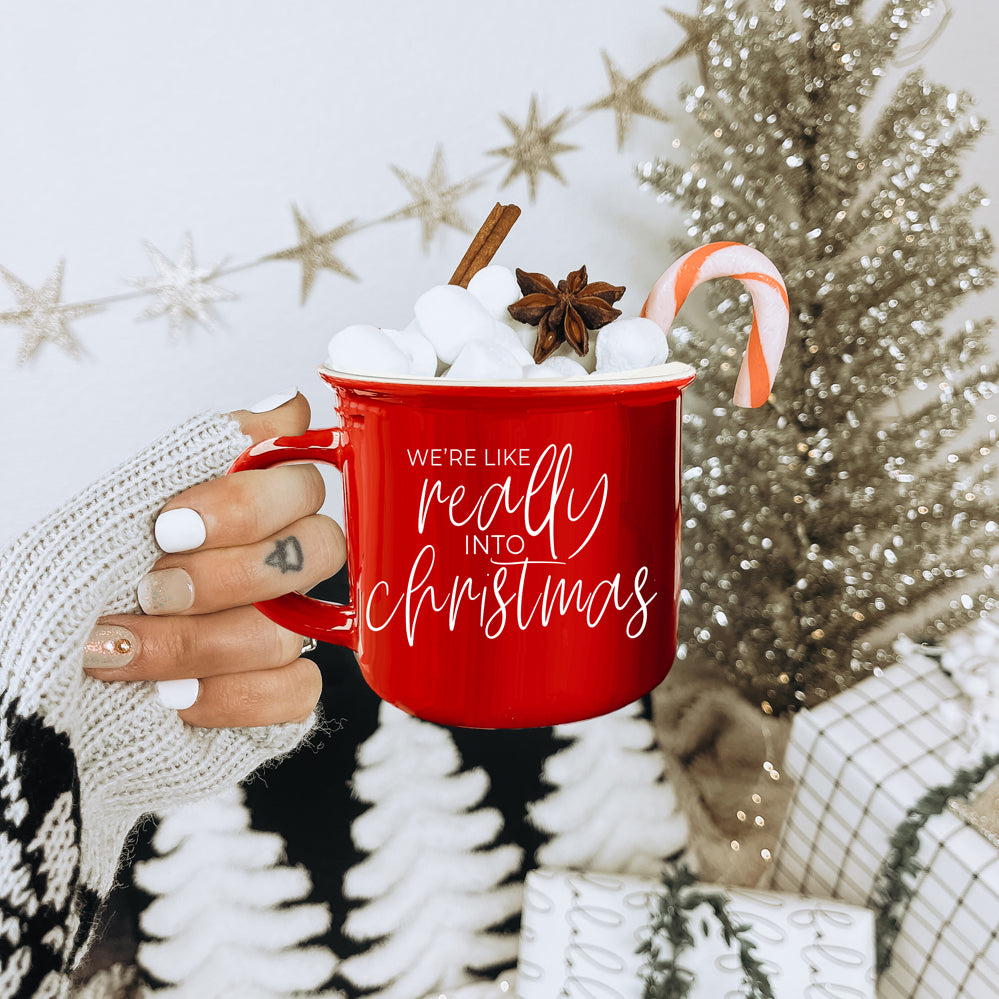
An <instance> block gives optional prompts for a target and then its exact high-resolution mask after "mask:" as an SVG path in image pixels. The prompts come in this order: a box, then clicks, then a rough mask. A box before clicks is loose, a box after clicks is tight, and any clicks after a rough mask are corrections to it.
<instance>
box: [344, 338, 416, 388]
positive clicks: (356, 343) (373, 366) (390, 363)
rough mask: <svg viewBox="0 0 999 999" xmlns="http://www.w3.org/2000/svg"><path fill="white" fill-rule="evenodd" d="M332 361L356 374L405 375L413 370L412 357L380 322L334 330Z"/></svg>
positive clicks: (399, 376)
mask: <svg viewBox="0 0 999 999" xmlns="http://www.w3.org/2000/svg"><path fill="white" fill-rule="evenodd" d="M328 363H329V366H330V367H331V368H336V369H337V370H338V371H350V372H353V373H355V374H364V375H382V376H387V377H389V378H405V377H406V376H407V375H410V374H411V373H412V366H411V364H410V360H409V358H408V357H407V356H406V354H404V353H403V352H402V350H400V349H399V347H397V346H396V345H395V343H394V342H393V341H392V338H391V337H390V336H389V335H388V334H387V333H386V332H385V331H384V330H380V329H379V328H378V327H377V326H361V325H355V326H346V327H344V328H343V329H342V330H340V332H339V333H336V334H334V336H333V339H332V340H330V345H329V361H328Z"/></svg>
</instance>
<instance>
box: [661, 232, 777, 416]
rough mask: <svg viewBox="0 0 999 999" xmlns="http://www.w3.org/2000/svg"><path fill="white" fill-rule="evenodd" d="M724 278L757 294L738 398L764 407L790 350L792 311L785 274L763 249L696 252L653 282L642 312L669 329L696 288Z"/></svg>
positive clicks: (713, 247)
mask: <svg viewBox="0 0 999 999" xmlns="http://www.w3.org/2000/svg"><path fill="white" fill-rule="evenodd" d="M718 277H731V278H735V279H736V280H737V281H741V282H742V283H743V284H744V285H745V286H746V287H747V288H748V289H749V294H750V295H751V296H752V298H753V328H752V329H751V330H750V333H749V346H748V347H747V348H746V353H745V356H744V357H743V360H742V368H741V369H740V370H739V377H738V379H737V381H736V383H735V394H734V395H733V397H732V398H733V401H734V402H735V404H736V405H737V406H762V405H763V403H765V402H766V401H767V397H768V396H769V395H770V390H771V389H772V388H773V384H774V378H775V377H776V375H777V365H778V364H780V356H781V354H782V353H783V351H784V342H785V341H786V340H787V327H788V323H789V322H790V309H789V306H788V301H787V288H785V287H784V280H783V278H781V276H780V272H779V271H778V270H777V268H776V267H774V265H773V263H772V262H771V261H770V259H769V258H768V257H765V256H764V255H763V254H762V253H760V251H759V250H754V249H753V248H752V247H751V246H746V245H745V243H709V244H708V245H707V246H702V247H699V248H698V249H696V250H691V251H690V253H687V254H684V256H682V257H681V258H680V259H679V260H678V261H677V262H676V263H675V264H673V265H672V266H671V267H670V268H669V269H668V270H667V271H665V272H664V273H663V276H662V277H661V278H659V280H658V281H657V282H656V283H655V284H654V285H653V286H652V291H651V292H649V297H648V298H647V299H646V301H645V305H643V306H642V315H643V316H646V317H647V318H649V319H652V320H654V321H655V322H657V323H658V324H659V325H660V326H661V327H662V328H663V330H664V331H666V332H669V328H670V326H671V325H672V323H673V320H674V319H675V318H676V314H677V313H678V312H679V311H680V307H681V306H682V305H683V303H684V301H685V300H686V298H687V296H688V295H689V294H690V292H691V291H692V290H693V289H694V288H696V287H697V286H698V285H699V284H701V282H703V281H710V280H711V279H712V278H718Z"/></svg>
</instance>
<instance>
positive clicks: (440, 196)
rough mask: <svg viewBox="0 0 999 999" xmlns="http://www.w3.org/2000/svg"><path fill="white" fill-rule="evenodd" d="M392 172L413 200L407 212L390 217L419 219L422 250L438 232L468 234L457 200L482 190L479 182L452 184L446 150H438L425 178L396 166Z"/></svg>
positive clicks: (407, 207)
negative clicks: (448, 229) (445, 229)
mask: <svg viewBox="0 0 999 999" xmlns="http://www.w3.org/2000/svg"><path fill="white" fill-rule="evenodd" d="M392 172H393V173H394V174H395V175H396V176H397V177H398V178H399V180H401V181H402V183H403V186H404V187H405V188H406V190H407V191H409V193H410V195H411V196H412V198H413V200H412V202H411V203H410V204H408V205H406V207H405V208H401V209H400V210H399V211H397V212H395V213H394V214H392V215H390V216H389V218H390V219H419V220H420V222H421V223H422V225H423V249H424V250H426V249H427V248H428V247H429V246H430V241H431V240H432V239H433V238H434V236H435V235H436V233H437V230H438V229H439V228H440V227H441V226H442V225H449V226H451V227H452V228H453V229H457V230H459V231H460V232H468V231H469V228H468V223H467V222H466V221H465V219H464V217H463V216H462V214H461V212H460V211H459V210H458V204H457V203H458V200H459V199H460V198H462V197H463V196H464V195H466V194H467V193H468V192H469V191H472V190H474V189H475V188H476V187H479V186H480V184H481V182H480V181H477V180H464V181H459V182H458V183H457V184H452V183H450V182H449V181H448V179H447V167H446V166H445V164H444V150H443V149H442V148H441V147H440V146H438V147H437V148H436V149H435V150H434V158H433V161H432V162H431V164H430V171H429V173H428V174H427V176H426V178H425V179H424V178H421V177H417V176H416V175H415V174H411V173H408V172H407V171H405V170H403V169H401V168H400V167H397V166H392Z"/></svg>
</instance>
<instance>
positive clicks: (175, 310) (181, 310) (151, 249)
mask: <svg viewBox="0 0 999 999" xmlns="http://www.w3.org/2000/svg"><path fill="white" fill-rule="evenodd" d="M146 251H147V252H148V253H149V258H150V260H152V263H153V267H154V268H155V269H156V277H154V278H131V279H130V280H129V281H128V283H129V284H130V285H132V286H133V287H135V288H141V289H143V290H144V291H146V292H148V293H149V294H151V295H154V296H155V299H156V300H155V301H154V302H153V303H152V304H151V305H150V306H149V307H148V308H147V309H146V310H145V312H143V313H142V314H141V315H140V316H139V319H155V318H157V316H164V315H165V316H167V317H168V319H169V321H170V339H171V340H176V339H177V338H178V337H179V336H180V334H181V332H182V330H183V329H184V326H185V325H186V324H187V323H188V321H191V322H195V323H197V324H199V325H200V326H201V327H203V328H204V329H206V330H207V331H208V332H209V333H214V332H215V329H216V328H217V325H218V324H217V322H216V320H215V317H214V316H213V315H212V312H211V303H212V302H231V301H232V300H233V299H235V297H236V296H235V295H234V294H233V293H232V292H231V291H226V290H225V289H224V288H217V287H215V285H213V284H211V283H210V282H211V281H212V280H214V278H215V277H216V276H217V275H218V272H219V270H220V268H221V266H222V265H221V264H217V265H216V266H215V267H212V268H208V269H205V268H203V267H198V266H197V265H196V264H195V262H194V243H193V241H192V240H191V234H190V233H187V234H186V235H185V237H184V245H183V247H182V249H181V251H180V260H179V261H178V262H177V263H176V264H175V263H173V262H172V261H170V260H169V259H168V258H167V257H166V256H164V255H163V254H162V253H161V252H160V251H159V250H157V249H156V247H155V246H153V244H152V243H146Z"/></svg>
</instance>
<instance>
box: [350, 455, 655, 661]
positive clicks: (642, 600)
mask: <svg viewBox="0 0 999 999" xmlns="http://www.w3.org/2000/svg"><path fill="white" fill-rule="evenodd" d="M407 458H408V460H409V463H410V465H412V466H413V467H415V466H417V465H419V466H421V467H439V466H442V465H450V466H455V467H462V468H466V467H472V466H475V465H478V464H481V465H484V466H490V467H501V466H510V465H516V466H519V467H529V468H530V469H531V471H530V475H529V478H528V481H527V485H526V487H521V489H522V490H523V491H522V492H521V493H519V494H515V488H514V485H513V478H512V476H506V477H505V478H503V479H497V480H495V481H492V482H489V483H488V484H487V485H486V486H485V487H484V488H483V489H482V491H481V493H480V494H478V495H473V494H469V491H468V488H467V486H466V485H465V484H458V485H454V486H445V485H444V482H443V481H442V480H441V479H438V478H434V477H433V476H428V477H427V478H425V479H424V480H423V485H422V487H421V492H420V499H419V504H418V507H417V511H416V528H417V532H418V534H420V535H423V534H425V533H426V531H427V527H428V524H429V523H430V522H431V518H432V515H433V514H434V513H435V512H437V511H442V512H443V513H444V515H445V517H446V523H447V524H448V525H450V526H451V527H453V528H464V529H465V530H464V532H463V533H464V554H465V555H467V556H485V557H487V558H488V559H489V564H490V565H491V566H494V567H495V569H494V571H492V572H485V573H483V572H482V569H481V561H480V562H478V566H479V567H480V568H478V570H477V572H476V573H475V574H474V575H466V576H462V575H455V576H454V577H453V579H452V580H451V581H450V582H447V581H446V580H434V581H433V582H431V578H432V576H433V569H434V566H435V564H436V563H437V552H436V550H435V548H434V545H433V544H425V545H424V546H423V547H422V548H421V549H420V551H419V553H418V554H417V555H416V557H415V558H414V560H413V563H412V565H411V567H410V570H409V576H408V579H407V582H406V586H405V591H404V592H402V593H399V592H398V590H396V591H395V592H393V589H392V587H391V586H390V584H389V583H388V582H387V581H385V580H380V581H378V582H377V583H375V585H374V586H373V587H372V588H371V591H370V593H369V594H368V597H367V599H366V601H365V608H364V613H365V620H366V622H367V626H368V628H369V629H370V630H371V631H375V632H378V631H382V630H384V629H385V628H387V627H388V626H389V625H390V624H391V623H392V621H393V620H400V621H403V622H404V623H405V629H406V639H407V641H408V643H409V645H410V646H413V645H414V643H415V640H416V633H417V627H418V624H419V621H420V620H421V615H422V616H424V617H425V616H426V614H443V613H445V612H446V614H447V623H448V628H449V629H450V630H452V631H453V630H454V629H455V628H456V627H457V626H458V622H459V618H461V617H462V616H463V615H466V616H467V615H475V617H477V619H478V626H479V627H480V628H481V630H482V632H483V634H484V636H485V637H486V638H490V639H494V638H498V637H499V636H500V635H501V634H503V632H504V631H505V630H506V629H507V628H518V629H520V630H521V631H526V630H527V629H528V628H530V627H531V626H532V623H533V622H535V621H537V622H538V623H540V625H541V626H542V627H547V626H548V625H549V623H550V622H551V621H552V619H553V618H554V617H556V616H559V617H562V618H565V617H567V616H569V615H576V616H578V618H579V619H580V623H581V624H583V625H585V626H586V627H588V628H596V627H597V626H598V625H599V624H600V622H601V621H602V620H604V618H605V617H607V615H608V614H612V613H617V614H620V615H627V617H626V619H625V620H624V625H623V626H624V631H625V634H626V635H627V637H628V638H638V637H639V636H640V635H641V634H642V633H643V632H644V631H645V628H646V626H647V625H648V621H649V614H648V608H649V605H650V604H651V603H652V601H653V600H654V599H655V597H656V596H657V595H658V594H657V593H656V592H655V591H653V592H648V591H649V590H650V589H651V587H650V585H649V576H650V572H649V567H648V566H647V565H643V566H641V567H640V568H639V569H638V570H637V571H636V573H635V575H634V579H633V580H632V581H631V582H630V583H627V582H626V581H624V580H623V579H622V574H621V573H620V572H616V573H614V574H613V575H608V577H607V578H604V579H598V580H592V579H591V580H586V581H584V580H582V579H578V578H577V579H571V578H568V577H567V576H566V575H565V570H563V572H562V573H560V572H559V571H558V570H557V569H555V568H554V567H559V566H566V565H568V564H569V563H571V562H572V560H573V559H574V558H575V557H576V556H577V555H578V554H579V553H580V552H581V551H583V549H584V548H586V546H587V545H588V544H589V543H590V542H591V541H592V540H593V538H594V536H595V535H596V533H597V530H598V529H599V527H600V524H601V521H602V520H603V516H604V512H605V510H606V507H607V501H608V496H609V491H610V490H609V479H608V476H607V474H606V473H604V474H602V475H600V476H599V477H598V478H597V480H596V482H595V484H594V485H593V488H592V489H590V490H589V492H588V493H587V491H586V490H585V489H583V490H577V489H576V488H569V489H568V490H567V489H566V483H567V482H568V480H569V478H570V472H571V469H572V459H573V453H572V445H571V444H564V445H562V446H561V447H559V446H558V445H556V444H549V445H548V446H547V447H545V448H544V450H543V451H541V453H540V454H539V455H538V456H537V458H536V459H534V460H533V461H532V459H531V454H530V450H529V449H528V448H489V449H482V450H481V452H480V451H479V450H478V449H476V448H427V449H416V450H410V449H407ZM580 497H585V498H584V499H580ZM510 518H512V519H513V521H514V523H513V525H512V526H513V527H514V528H515V530H514V531H509V530H504V531H499V530H495V529H494V523H495V524H496V526H497V527H499V526H500V525H501V524H504V521H505V520H509V519H510ZM498 519H499V523H496V522H497V520H498ZM576 525H579V527H576ZM504 526H505V525H504ZM521 530H522V531H523V533H520V531H521ZM584 530H585V531H586V534H585V537H584V538H583V540H582V542H580V543H578V544H577V543H576V539H577V538H578V537H579V536H580V534H582V532H583V531H584ZM567 531H569V532H570V533H569V537H571V541H570V540H569V538H568V537H567V536H566V532H567ZM528 537H530V538H543V541H542V544H543V545H544V546H545V547H546V548H547V549H548V551H547V555H550V558H549V557H547V555H542V556H541V557H540V558H533V557H530V556H529V555H525V554H524V553H525V551H527V547H528V543H527V538H528ZM455 542H456V543H457V544H458V545H461V544H462V542H461V541H460V540H459V539H457V538H456V539H455ZM442 543H443V542H442ZM570 545H575V548H574V550H573V552H572V553H571V554H569V555H568V556H566V555H565V554H564V550H565V549H568V548H569V547H570ZM448 550H449V552H453V549H452V548H451V547H450V545H449V546H448ZM460 550H461V549H460V548H459V551H460ZM569 575H571V573H570V574H569ZM389 605H390V606H391V609H390V610H388V611H387V613H386V612H385V611H382V612H378V611H377V609H376V608H377V607H379V606H380V607H382V608H384V607H386V606H389Z"/></svg>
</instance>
